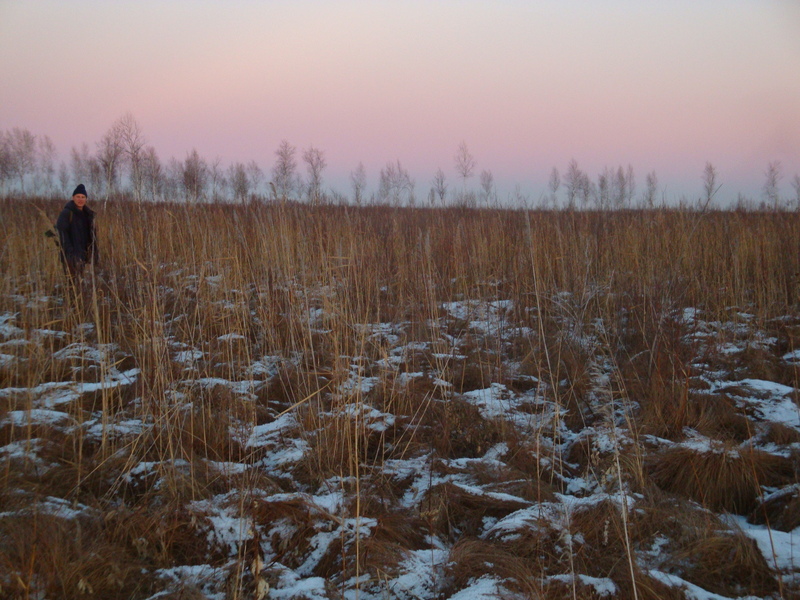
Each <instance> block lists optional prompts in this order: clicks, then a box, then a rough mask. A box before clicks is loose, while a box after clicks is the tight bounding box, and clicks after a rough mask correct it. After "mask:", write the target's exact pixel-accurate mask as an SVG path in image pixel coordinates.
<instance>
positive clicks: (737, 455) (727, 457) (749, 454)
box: [649, 446, 794, 514]
mask: <svg viewBox="0 0 800 600" xmlns="http://www.w3.org/2000/svg"><path fill="white" fill-rule="evenodd" d="M649 471H650V475H651V477H652V478H653V480H654V481H655V483H656V484H657V485H658V486H659V487H661V488H662V489H664V490H666V491H669V492H672V493H674V494H678V495H679V496H683V497H687V498H691V499H692V500H695V501H697V502H699V503H700V504H702V505H703V506H706V507H708V508H710V509H711V510H716V511H720V510H724V511H728V512H734V513H738V514H747V513H748V512H750V511H751V510H753V508H754V507H755V504H756V501H757V499H758V497H759V496H760V494H761V488H762V486H776V485H784V484H786V483H788V482H791V481H793V480H794V469H793V465H792V461H790V460H789V459H786V458H783V457H780V456H775V455H772V454H768V453H766V452H762V451H760V450H754V449H750V448H739V449H735V448H732V447H730V446H722V447H717V448H716V449H714V450H710V451H705V452H698V451H696V450H692V449H690V448H684V447H677V448H673V449H669V450H667V451H665V452H663V453H661V454H660V455H656V456H654V457H653V458H651V459H650V461H649Z"/></svg>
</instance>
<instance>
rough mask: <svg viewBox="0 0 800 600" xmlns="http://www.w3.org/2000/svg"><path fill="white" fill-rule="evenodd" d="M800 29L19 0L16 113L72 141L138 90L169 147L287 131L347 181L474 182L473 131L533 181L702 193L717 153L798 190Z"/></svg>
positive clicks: (275, 4)
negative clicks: (388, 167)
mask: <svg viewBox="0 0 800 600" xmlns="http://www.w3.org/2000/svg"><path fill="white" fill-rule="evenodd" d="M798 32H800V2H798V1H797V0H749V1H745V0H692V1H688V0H687V1H684V0H669V1H666V0H657V1H656V0H654V1H648V0H637V1H634V0H628V1H623V0H603V1H598V0H593V1H590V0H586V1H577V0H575V1H572V0H552V1H540V2H535V1H522V0H518V1H501V0H493V1H488V0H487V1H483V2H478V1H470V0H460V1H452V0H438V1H434V0H425V1H421V0H416V1H415V0H405V1H399V0H397V1H390V0H386V1H380V0H371V1H350V0H335V1H334V0H328V1H324V2H323V1H300V0H293V1H288V0H286V1H269V2H267V1H255V0H252V1H244V0H227V1H225V2H221V1H219V2H217V1H214V2H212V1H202V0H195V1H177V0H171V1H167V0H162V1H155V0H138V1H130V0H115V1H111V2H110V1H107V0H103V1H100V0H95V1H89V0H70V1H63V0H61V1H47V2H45V1H40V0H25V1H22V0H0V129H10V128H12V127H25V128H27V129H29V130H30V131H32V132H33V133H35V134H47V135H49V136H50V137H51V138H52V139H53V141H54V142H55V144H56V146H57V148H58V149H59V152H60V157H61V158H62V159H65V158H67V156H68V152H69V149H70V148H71V147H72V146H73V145H74V146H79V145H80V144H81V143H83V142H88V143H89V144H90V146H91V147H94V144H95V143H96V142H97V140H99V139H100V137H101V136H102V135H103V133H104V132H105V131H106V130H107V129H108V128H109V127H110V126H111V124H112V123H113V122H114V121H115V120H116V119H117V118H119V117H120V116H122V115H123V114H124V113H125V112H128V111H129V112H131V113H132V114H133V115H134V117H135V118H136V119H137V120H138V122H139V123H140V125H141V126H142V128H143V129H144V132H145V135H146V136H147V138H148V140H149V142H150V143H151V144H152V145H154V146H155V147H156V149H157V150H158V152H159V155H160V156H161V158H162V159H167V158H169V157H170V156H175V157H176V158H179V159H182V158H184V157H185V156H186V154H187V152H188V151H190V150H191V149H192V148H196V149H197V150H198V151H199V152H200V154H201V155H203V156H205V157H206V158H208V159H213V158H214V157H219V158H221V159H222V161H223V162H224V163H226V164H227V163H229V162H231V161H234V160H241V161H248V160H251V159H254V160H256V161H257V162H258V163H259V164H260V165H261V166H262V168H264V169H265V170H269V169H270V168H271V166H272V163H273V158H274V151H275V149H276V148H277V146H278V144H279V143H280V141H281V140H282V139H287V140H289V142H291V143H292V144H294V145H295V146H297V147H298V148H304V147H307V146H309V145H314V146H315V147H317V148H320V149H322V150H323V151H324V152H325V154H326V158H327V161H328V168H327V169H326V171H325V172H324V178H325V183H326V184H327V185H328V186H334V187H338V188H339V189H340V190H341V191H349V190H348V188H347V183H346V181H347V175H348V174H349V172H350V171H351V170H352V169H354V168H355V167H356V165H357V164H358V162H359V161H362V162H363V163H364V165H365V167H366V169H367V175H368V180H369V186H370V187H371V188H372V189H374V188H375V187H376V185H377V178H378V172H379V170H380V168H381V167H382V166H383V165H385V164H386V163H387V162H388V161H394V160H397V159H399V160H400V161H401V162H402V163H403V165H404V166H405V167H407V168H408V169H409V170H410V171H411V173H412V176H413V177H414V178H415V180H416V182H417V195H418V196H424V195H425V194H426V193H427V190H428V188H429V187H430V180H431V178H432V177H433V174H434V172H435V171H436V169H437V168H442V169H443V170H444V171H445V173H446V174H447V175H448V178H449V179H450V180H451V184H452V185H456V173H455V168H454V165H453V156H454V154H455V152H456V149H457V147H458V144H459V143H460V142H461V141H462V140H463V141H465V142H466V143H467V145H468V147H469V149H470V151H471V153H472V154H473V155H474V157H475V159H476V161H477V164H478V172H480V170H481V169H490V170H491V171H492V172H493V174H494V176H495V180H496V181H497V183H498V186H499V188H500V189H501V191H503V190H510V189H512V188H514V186H516V185H519V186H520V187H521V188H522V189H523V190H530V191H531V193H532V194H533V195H536V194H538V193H539V190H541V189H542V188H543V187H544V186H546V182H547V177H548V175H549V173H550V170H551V169H552V168H553V167H554V166H556V167H558V168H559V169H560V170H561V171H562V172H563V171H564V170H565V169H566V166H567V164H568V163H569V161H570V159H572V158H575V159H576V160H577V161H578V163H579V165H580V166H581V167H582V168H583V169H584V170H585V171H587V172H588V173H589V174H590V175H592V176H593V177H594V176H596V174H597V173H599V172H600V171H601V170H602V169H603V167H605V166H613V167H615V166H617V165H620V164H623V165H627V164H631V165H633V167H634V169H635V171H636V174H637V181H638V188H639V190H641V189H642V188H643V184H644V178H645V174H646V173H647V172H649V171H651V170H655V171H656V172H657V174H658V178H659V182H660V183H661V184H662V186H666V189H667V194H668V195H673V194H678V193H681V194H683V193H685V194H687V195H688V196H690V197H692V198H694V197H697V196H699V195H700V194H701V189H702V182H701V175H702V172H703V168H704V166H705V163H706V162H707V161H710V162H711V163H713V164H714V165H715V166H716V167H717V169H718V171H719V174H720V180H721V182H722V183H723V190H722V191H721V192H720V194H721V196H723V197H730V196H732V197H734V198H735V196H736V194H737V193H738V192H739V191H744V192H745V193H747V194H749V195H752V196H758V195H759V194H760V188H761V186H762V185H763V180H764V171H765V170H766V168H767V164H768V162H769V161H776V160H777V161H781V163H782V166H783V173H784V179H783V181H782V185H781V187H782V191H783V193H784V195H786V196H788V195H789V194H790V192H791V188H790V184H789V181H790V179H791V178H792V177H793V176H794V174H795V173H800V35H798ZM473 186H474V187H476V188H477V186H478V177H477V175H476V177H475V178H474V179H473ZM725 194H727V196H725Z"/></svg>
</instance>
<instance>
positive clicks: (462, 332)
mask: <svg viewBox="0 0 800 600" xmlns="http://www.w3.org/2000/svg"><path fill="white" fill-rule="evenodd" d="M93 208H95V209H96V210H97V211H98V224H99V237H100V240H99V244H100V256H101V261H100V264H99V265H98V268H97V269H96V270H95V271H94V272H93V273H90V274H89V275H88V276H87V277H86V278H85V280H84V281H83V282H82V283H81V285H80V286H79V288H78V289H75V290H73V289H70V288H69V287H68V286H67V285H66V282H65V281H64V277H63V275H62V272H61V268H60V265H59V262H58V259H57V255H56V249H55V247H54V245H53V242H52V240H50V239H48V238H46V237H44V236H43V235H42V233H43V231H44V229H45V228H46V227H47V226H48V219H50V221H53V220H54V219H55V217H56V215H57V214H58V211H59V210H60V203H52V202H44V201H42V202H40V203H37V202H33V201H29V202H22V201H15V200H7V201H3V202H2V203H1V204H0V211H1V212H0V215H2V222H3V228H2V231H1V232H0V241H2V244H0V271H1V272H2V282H1V283H0V597H3V598H15V599H16V598H25V599H34V598H36V599H44V598H64V599H73V598H74V599H78V598H81V599H85V598H136V599H147V598H150V599H156V598H163V599H166V598H174V599H177V598H185V599H200V598H213V599H223V598H257V599H259V600H261V599H264V598H276V599H286V600H289V599H307V600H315V599H318V598H348V599H353V600H356V599H361V598H363V599H365V600H371V599H376V600H377V599H384V598H398V599H403V600H406V599H408V600H410V599H416V598H431V599H444V598H457V599H458V600H474V599H479V598H537V599H538V598H542V599H557V598H573V599H583V600H589V599H599V598H625V599H636V600H646V599H661V598H667V599H672V598H675V599H677V598H687V599H711V598H716V599H719V598H740V597H749V598H796V597H798V594H800V530H799V529H797V528H798V527H800V479H799V478H798V474H799V471H800V464H799V463H798V456H799V454H800V412H799V409H798V388H799V387H800V386H799V385H798V377H799V376H800V304H798V300H799V298H798V280H797V273H798V272H800V214H797V213H790V212H723V211H710V212H705V213H701V212H693V211H680V210H667V209H664V210H652V211H644V210H631V211H617V212H588V211H587V212H582V211H522V210H503V209H465V208H441V209H427V208H390V207H384V206H366V207H359V208H356V207H352V206H310V205H305V204H295V203H283V204H280V203H274V204H258V205H236V206H234V205H223V204H201V205H197V204H135V203H132V202H128V203H125V202H118V203H114V202H109V203H108V204H107V205H103V204H102V203H99V202H96V203H94V205H93ZM40 209H41V210H42V211H43V213H42V212H40ZM45 215H47V216H45Z"/></svg>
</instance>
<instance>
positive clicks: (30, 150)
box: [7, 127, 36, 195]
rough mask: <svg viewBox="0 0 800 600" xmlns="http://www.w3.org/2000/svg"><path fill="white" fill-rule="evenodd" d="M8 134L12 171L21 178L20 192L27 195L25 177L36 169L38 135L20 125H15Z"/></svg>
mask: <svg viewBox="0 0 800 600" xmlns="http://www.w3.org/2000/svg"><path fill="white" fill-rule="evenodd" d="M7 135H8V144H9V149H10V150H11V171H12V173H13V174H14V175H15V176H16V177H17V179H18V180H19V188H20V193H22V195H25V179H26V177H27V176H28V175H30V174H32V173H33V172H34V170H35V169H36V136H35V135H33V134H32V133H31V132H30V131H28V130H27V129H20V128H19V127H14V129H12V130H11V131H10V132H9V133H8V134H7Z"/></svg>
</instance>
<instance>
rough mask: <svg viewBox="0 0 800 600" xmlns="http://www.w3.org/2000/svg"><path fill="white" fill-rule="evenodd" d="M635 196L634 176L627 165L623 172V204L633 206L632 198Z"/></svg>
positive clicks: (631, 169)
mask: <svg viewBox="0 0 800 600" xmlns="http://www.w3.org/2000/svg"><path fill="white" fill-rule="evenodd" d="M635 195H636V176H635V175H634V174H633V167H632V166H631V165H628V168H627V169H626V170H625V204H626V206H632V205H633V197H634V196H635Z"/></svg>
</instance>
